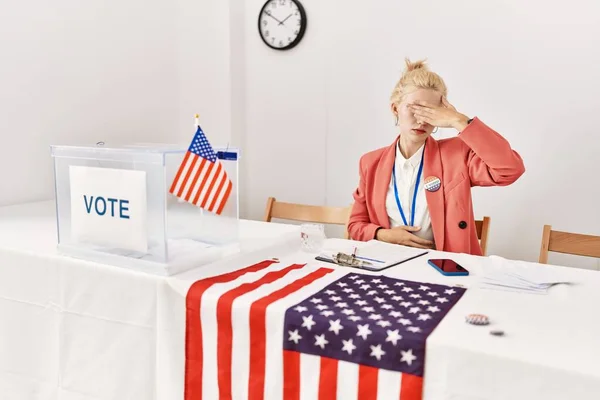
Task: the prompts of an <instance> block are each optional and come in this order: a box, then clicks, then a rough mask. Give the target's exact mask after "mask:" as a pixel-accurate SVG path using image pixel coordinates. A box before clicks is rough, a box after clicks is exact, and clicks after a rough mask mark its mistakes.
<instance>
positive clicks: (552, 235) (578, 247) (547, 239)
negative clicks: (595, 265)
mask: <svg viewBox="0 0 600 400" xmlns="http://www.w3.org/2000/svg"><path fill="white" fill-rule="evenodd" d="M550 251H552V252H555V253H563V254H571V255H576V256H584V257H595V258H600V236H591V235H582V234H579V233H569V232H560V231H553V230H552V226H551V225H544V231H543V235H542V248H541V250H540V258H539V260H538V262H539V263H540V264H547V263H548V252H550Z"/></svg>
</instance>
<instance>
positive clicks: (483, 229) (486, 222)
mask: <svg viewBox="0 0 600 400" xmlns="http://www.w3.org/2000/svg"><path fill="white" fill-rule="evenodd" d="M475 229H476V230H477V238H479V244H480V245H481V251H482V252H483V255H484V256H485V255H486V254H487V253H486V252H487V240H488V234H489V232H490V217H483V219H482V220H476V221H475Z"/></svg>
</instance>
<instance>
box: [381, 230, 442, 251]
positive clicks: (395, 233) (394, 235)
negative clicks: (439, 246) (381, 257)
mask: <svg viewBox="0 0 600 400" xmlns="http://www.w3.org/2000/svg"><path fill="white" fill-rule="evenodd" d="M420 229H421V228H420V227H417V226H398V227H396V228H392V229H379V230H378V231H377V236H376V237H375V239H377V240H381V241H382V242H387V243H393V244H401V245H404V246H410V247H418V248H420V249H433V248H434V244H433V242H432V241H431V240H427V239H422V238H420V237H418V236H416V235H414V234H412V233H411V232H417V231H418V230H420Z"/></svg>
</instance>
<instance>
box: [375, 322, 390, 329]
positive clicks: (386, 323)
mask: <svg viewBox="0 0 600 400" xmlns="http://www.w3.org/2000/svg"><path fill="white" fill-rule="evenodd" d="M377 325H379V326H380V327H382V328H387V327H388V326H392V323H391V322H389V321H378V322H377Z"/></svg>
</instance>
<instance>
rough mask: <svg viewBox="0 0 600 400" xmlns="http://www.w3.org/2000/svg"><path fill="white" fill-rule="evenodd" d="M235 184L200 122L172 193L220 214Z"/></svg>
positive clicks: (173, 184)
mask: <svg viewBox="0 0 600 400" xmlns="http://www.w3.org/2000/svg"><path fill="white" fill-rule="evenodd" d="M232 186H233V185H232V183H231V180H230V179H229V177H228V176H227V172H226V171H225V168H223V165H222V164H221V163H220V162H219V160H218V158H217V154H216V153H215V151H214V150H213V148H212V146H211V145H210V143H209V142H208V139H207V138H206V135H204V132H203V131H202V128H200V125H198V129H197V130H196V134H195V135H194V139H193V140H192V143H191V144H190V147H189V148H188V150H187V152H186V153H185V157H184V158H183V161H182V162H181V165H180V166H179V170H178V171H177V175H175V179H173V183H172V184H171V188H170V189H169V192H170V193H171V194H173V195H175V196H177V197H179V198H181V199H183V200H185V201H187V202H190V203H192V204H194V205H196V206H198V207H200V208H203V209H205V210H207V211H210V212H214V213H216V214H221V213H222V212H223V208H224V207H225V204H226V203H227V199H228V198H229V195H230V194H231V189H232Z"/></svg>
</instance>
